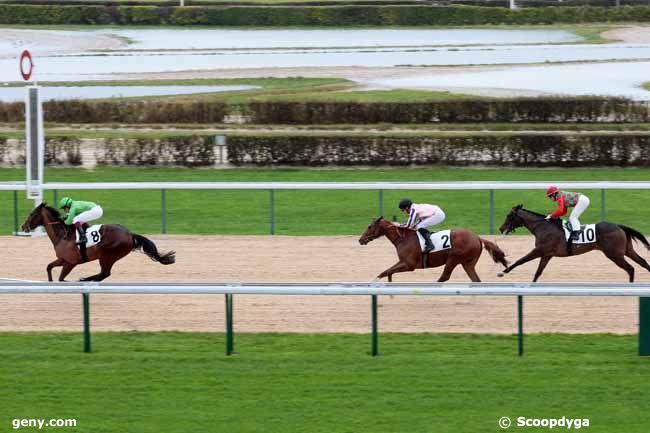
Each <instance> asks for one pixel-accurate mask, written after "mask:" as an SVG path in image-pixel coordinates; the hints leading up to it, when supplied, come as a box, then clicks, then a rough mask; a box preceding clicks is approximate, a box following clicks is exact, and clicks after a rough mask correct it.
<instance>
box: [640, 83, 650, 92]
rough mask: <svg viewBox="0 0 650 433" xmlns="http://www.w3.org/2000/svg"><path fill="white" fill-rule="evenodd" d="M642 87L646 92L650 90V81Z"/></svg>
mask: <svg viewBox="0 0 650 433" xmlns="http://www.w3.org/2000/svg"><path fill="white" fill-rule="evenodd" d="M641 87H643V88H644V89H646V90H650V81H646V82H645V83H643V84H641Z"/></svg>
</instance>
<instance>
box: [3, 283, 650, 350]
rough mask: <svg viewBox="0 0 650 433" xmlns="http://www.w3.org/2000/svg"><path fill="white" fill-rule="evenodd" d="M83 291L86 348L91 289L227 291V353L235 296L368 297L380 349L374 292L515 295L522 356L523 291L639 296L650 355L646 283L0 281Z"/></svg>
mask: <svg viewBox="0 0 650 433" xmlns="http://www.w3.org/2000/svg"><path fill="white" fill-rule="evenodd" d="M43 293H50V294H81V295H82V298H83V327H84V351H85V352H90V350H91V349H90V347H91V345H90V295H91V294H141V295H147V294H149V295H151V294H195V295H225V302H226V308H225V311H226V314H225V315H226V318H225V319H226V354H227V355H230V354H232V353H233V350H234V326H233V323H234V314H233V296H234V295H321V296H334V295H336V296H341V295H345V296H347V295H350V296H371V316H372V330H371V354H372V355H373V356H376V355H377V354H378V353H379V352H378V341H379V337H378V335H379V331H378V308H377V297H378V296H380V295H391V296H406V295H408V296H414V295H416V296H516V297H517V301H518V302H517V317H518V330H517V333H518V353H519V355H520V356H521V355H523V341H524V340H523V337H524V332H523V297H524V296H635V297H639V355H642V356H650V283H635V284H629V283H386V284H383V283H263V284H257V283H202V284H198V283H185V284H180V283H167V284H165V283H162V284H161V283H114V284H110V283H33V282H18V281H9V280H5V281H3V280H0V294H25V295H28V294H43Z"/></svg>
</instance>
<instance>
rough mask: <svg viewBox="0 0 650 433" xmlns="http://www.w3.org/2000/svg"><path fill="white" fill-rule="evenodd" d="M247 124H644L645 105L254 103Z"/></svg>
mask: <svg viewBox="0 0 650 433" xmlns="http://www.w3.org/2000/svg"><path fill="white" fill-rule="evenodd" d="M246 108H247V110H248V111H249V112H248V114H249V116H250V122H251V123H260V124H265V123H266V124H341V123H358V124H369V123H436V122H443V123H456V122H526V123H531V122H647V121H648V120H650V108H649V107H648V105H647V104H642V103H636V102H633V101H630V100H626V99H621V98H519V99H493V100H474V101H472V100H463V101H441V102H427V103H344V102H304V103H301V102H259V103H251V104H249V105H248V106H247V107H246Z"/></svg>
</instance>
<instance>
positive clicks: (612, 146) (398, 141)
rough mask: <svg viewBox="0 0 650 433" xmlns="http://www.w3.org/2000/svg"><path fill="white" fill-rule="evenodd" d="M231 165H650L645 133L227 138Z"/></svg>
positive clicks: (648, 138) (649, 136)
mask: <svg viewBox="0 0 650 433" xmlns="http://www.w3.org/2000/svg"><path fill="white" fill-rule="evenodd" d="M228 160H229V162H230V163H231V164H234V165H237V166H242V165H257V166H274V165H279V166H291V165H295V166H354V165H370V166H380V165H392V166H409V165H432V164H439V165H452V166H470V165H477V164H478V165H487V166H519V167H531V166H533V167H589V166H635V167H649V166H650V135H619V136H613V135H588V136H585V135H570V136H559V135H509V136H494V135H486V136H480V135H479V136H477V135H472V136H460V137H458V136H454V137H426V136H419V137H385V136H381V137H377V136H374V137H368V136H365V137H334V136H330V137H324V136H320V137H318V136H273V137H230V138H229V139H228Z"/></svg>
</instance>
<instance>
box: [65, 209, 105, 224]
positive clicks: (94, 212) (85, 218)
mask: <svg viewBox="0 0 650 433" xmlns="http://www.w3.org/2000/svg"><path fill="white" fill-rule="evenodd" d="M102 215H104V211H103V210H102V208H101V206H95V207H94V208H92V209H90V210H87V211H86V212H81V213H80V214H79V215H77V216H76V217H74V218H73V219H72V223H73V224H77V223H87V222H90V221H92V220H96V219H99V218H101V217H102Z"/></svg>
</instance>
